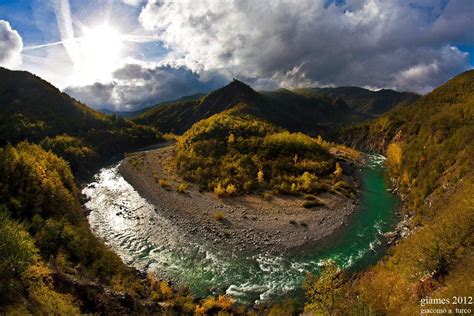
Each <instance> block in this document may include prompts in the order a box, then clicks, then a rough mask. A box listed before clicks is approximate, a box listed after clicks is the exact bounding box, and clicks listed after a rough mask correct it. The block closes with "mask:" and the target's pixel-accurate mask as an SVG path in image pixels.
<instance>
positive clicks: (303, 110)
mask: <svg viewBox="0 0 474 316" xmlns="http://www.w3.org/2000/svg"><path fill="white" fill-rule="evenodd" d="M417 98H418V95H416V94H413V93H407V92H403V93H400V92H396V91H393V90H380V91H377V92H373V91H370V90H366V89H362V88H358V87H341V88H306V89H295V90H287V89H278V90H275V91H262V92H257V91H255V90H253V89H252V88H251V87H250V86H248V85H246V84H244V83H243V82H240V81H238V80H235V79H234V80H233V81H232V82H231V83H229V84H228V85H227V86H224V87H222V88H220V89H218V90H215V91H213V92H211V93H209V94H208V95H206V96H202V97H200V98H198V99H191V98H187V99H181V100H177V101H175V102H167V103H162V104H158V105H156V106H153V107H151V108H148V109H144V110H142V111H140V112H138V113H137V115H136V116H135V117H134V119H133V120H134V121H135V122H137V123H140V124H148V125H153V126H155V127H158V128H159V129H160V130H163V131H166V132H173V133H177V134H182V133H184V132H185V131H186V130H188V129H189V128H190V127H191V126H192V125H193V124H194V123H196V122H198V121H199V120H201V119H205V118H208V117H210V116H211V115H213V114H216V113H219V112H222V111H225V110H227V109H230V108H233V107H235V106H236V105H239V111H241V112H242V113H247V114H251V115H254V116H256V117H259V118H262V119H265V120H267V121H269V122H271V123H273V124H275V125H278V126H281V127H284V128H286V129H288V130H290V131H293V132H296V131H299V132H304V133H308V134H313V135H314V134H322V135H330V134H332V132H333V131H334V130H336V129H337V128H339V127H340V126H341V125H344V124H347V123H352V122H357V121H363V120H366V119H369V118H372V117H375V116H377V115H380V114H381V113H383V112H386V111H388V110H389V109H391V108H393V107H396V106H398V105H404V104H409V103H411V102H413V101H414V100H416V99H417Z"/></svg>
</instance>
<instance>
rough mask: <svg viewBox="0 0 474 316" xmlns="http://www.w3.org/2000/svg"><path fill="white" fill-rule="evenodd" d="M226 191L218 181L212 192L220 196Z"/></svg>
mask: <svg viewBox="0 0 474 316" xmlns="http://www.w3.org/2000/svg"><path fill="white" fill-rule="evenodd" d="M225 193H226V190H225V189H224V188H223V187H222V185H221V184H220V183H218V184H217V186H216V187H215V188H214V194H215V195H217V196H219V197H221V196H224V195H225Z"/></svg>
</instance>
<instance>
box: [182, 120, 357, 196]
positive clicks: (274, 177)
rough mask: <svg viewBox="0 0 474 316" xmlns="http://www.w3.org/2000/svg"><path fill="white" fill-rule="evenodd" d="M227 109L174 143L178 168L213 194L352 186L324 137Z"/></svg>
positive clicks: (297, 191)
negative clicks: (284, 128)
mask: <svg viewBox="0 0 474 316" xmlns="http://www.w3.org/2000/svg"><path fill="white" fill-rule="evenodd" d="M323 142H324V141H323V140H322V139H321V138H319V139H314V138H311V137H309V136H307V135H305V134H302V133H290V132H288V131H285V130H283V129H281V128H278V127H276V126H274V125H272V124H270V123H268V122H266V121H264V120H261V119H258V118H256V117H253V116H251V115H248V114H242V113H239V112H237V111H226V112H222V113H220V114H216V115H213V116H211V117H210V118H208V119H206V120H202V121H200V122H198V123H196V124H195V125H193V126H192V127H191V128H190V129H189V130H188V131H187V132H186V133H185V134H184V135H183V137H181V138H180V140H179V142H178V144H177V146H176V163H177V167H178V171H179V172H180V173H181V174H182V175H183V176H184V177H185V179H187V180H189V181H192V182H195V183H197V184H198V185H199V187H200V189H201V190H203V191H214V192H215V193H216V194H217V195H235V194H245V193H252V192H270V193H273V194H314V193H316V194H317V193H321V192H325V191H337V190H339V191H344V190H345V189H348V188H350V187H351V185H350V184H349V183H348V182H347V181H345V179H344V177H343V171H342V167H341V166H340V165H339V163H337V162H336V159H335V158H334V157H333V156H332V155H331V154H329V152H328V150H327V148H323V146H327V145H328V143H325V142H324V143H323Z"/></svg>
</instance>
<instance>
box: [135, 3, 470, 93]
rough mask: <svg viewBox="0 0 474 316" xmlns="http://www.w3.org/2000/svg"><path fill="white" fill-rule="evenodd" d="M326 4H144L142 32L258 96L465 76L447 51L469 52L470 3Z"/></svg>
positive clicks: (461, 61) (414, 85) (463, 63)
mask: <svg viewBox="0 0 474 316" xmlns="http://www.w3.org/2000/svg"><path fill="white" fill-rule="evenodd" d="M326 2H327V1H325V0H311V1H310V0H300V1H285V0H280V1H272V0H260V1H252V0H239V1H237V0H234V1H233V0H226V1H224V0H202V1H192V2H191V1H174V0H163V1H155V0H149V2H148V3H147V5H146V6H145V7H144V9H143V10H142V13H141V14H140V22H141V24H142V26H143V27H144V28H145V29H147V30H150V31H156V32H157V36H158V38H159V39H160V40H162V41H163V43H164V45H165V46H166V47H168V48H169V49H170V50H171V51H173V54H174V56H177V58H179V59H181V60H182V61H183V62H184V63H185V65H186V66H187V67H189V68H190V69H192V70H193V71H196V72H198V73H200V74H203V73H206V72H219V73H222V74H224V75H225V76H227V77H229V78H230V77H239V78H248V80H250V81H254V82H256V83H258V82H261V83H263V86H264V87H270V86H275V85H277V86H278V85H279V86H301V85H314V84H319V85H329V84H333V85H349V84H350V85H359V86H372V87H392V88H396V89H400V90H415V91H419V92H425V91H426V90H427V89H429V87H434V86H437V85H439V84H441V83H442V82H444V81H445V80H447V79H448V78H449V77H451V76H452V75H454V74H457V73H459V72H461V71H463V70H465V69H467V68H468V67H470V66H469V61H468V56H467V55H466V54H463V53H461V52H460V51H459V50H457V49H451V48H450V46H451V45H453V44H454V43H456V44H461V43H471V44H472V43H473V42H474V35H473V32H472V30H473V29H474V19H472V16H471V15H472V12H474V2H473V1H471V0H458V1H449V2H447V4H446V5H444V1H435V0H432V1H430V0H426V1H421V2H420V1H412V2H410V1H406V0H394V1H381V0H365V1H356V0H347V1H346V2H345V4H342V5H340V6H336V5H335V4H330V5H325V3H326ZM252 78H253V80H252Z"/></svg>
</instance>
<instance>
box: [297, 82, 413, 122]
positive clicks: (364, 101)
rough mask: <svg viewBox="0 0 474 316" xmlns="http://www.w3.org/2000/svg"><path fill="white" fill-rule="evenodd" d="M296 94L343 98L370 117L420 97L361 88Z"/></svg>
mask: <svg viewBox="0 0 474 316" xmlns="http://www.w3.org/2000/svg"><path fill="white" fill-rule="evenodd" d="M294 92H295V93H299V94H303V95H326V96H330V97H332V98H341V99H343V100H344V101H345V102H346V103H347V104H348V105H349V107H350V108H351V109H352V110H354V111H357V112H360V113H364V114H366V115H368V116H378V115H380V114H383V113H385V112H387V111H389V110H391V109H393V108H395V107H397V106H403V105H407V104H410V103H412V102H414V101H416V100H417V99H418V98H419V97H420V96H419V95H418V94H416V93H411V92H397V91H394V90H390V89H382V90H378V91H371V90H367V89H364V88H360V87H337V88H304V89H296V90H294Z"/></svg>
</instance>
